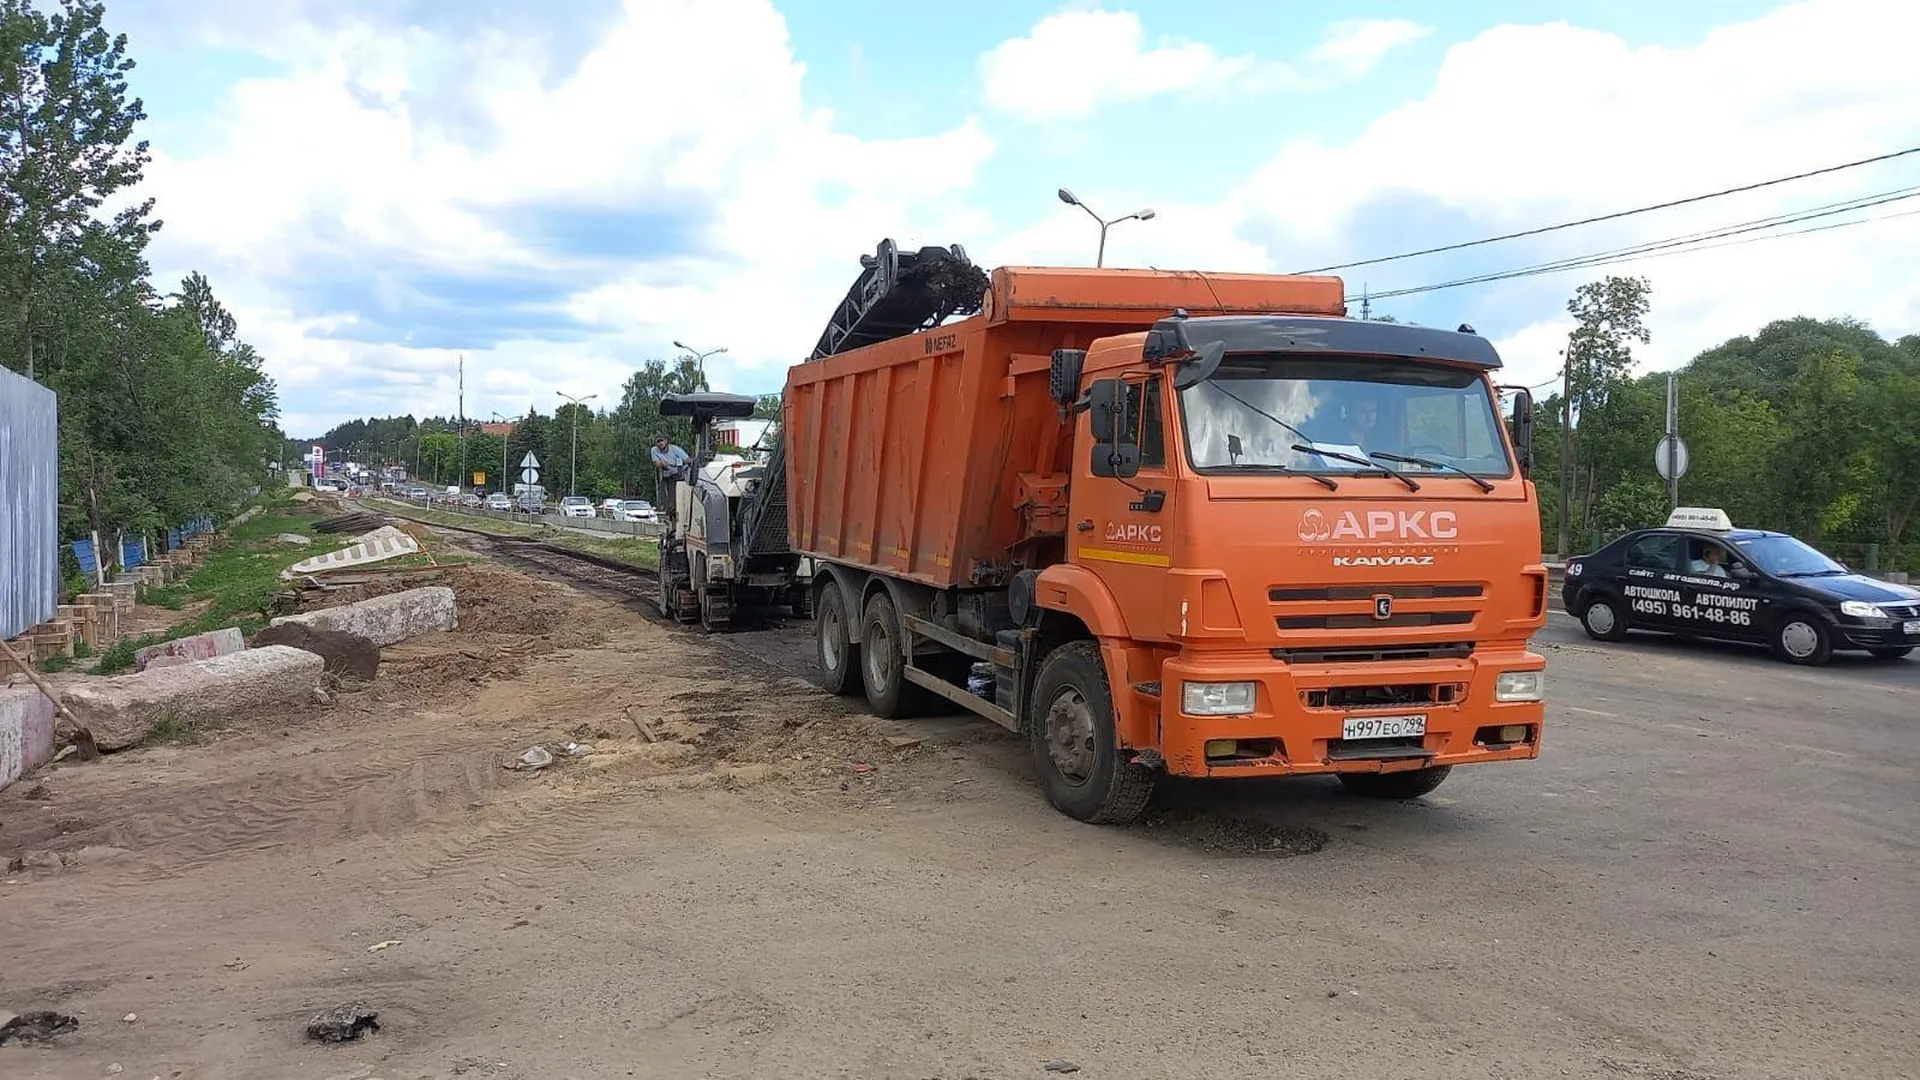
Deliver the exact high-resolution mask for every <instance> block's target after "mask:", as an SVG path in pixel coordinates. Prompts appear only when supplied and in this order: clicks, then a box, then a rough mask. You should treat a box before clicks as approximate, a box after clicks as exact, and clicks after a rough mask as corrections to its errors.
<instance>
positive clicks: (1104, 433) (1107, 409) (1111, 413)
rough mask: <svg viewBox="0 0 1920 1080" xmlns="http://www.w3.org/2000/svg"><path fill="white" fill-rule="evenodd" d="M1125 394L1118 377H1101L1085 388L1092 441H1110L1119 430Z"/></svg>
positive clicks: (1125, 398) (1124, 406)
mask: <svg viewBox="0 0 1920 1080" xmlns="http://www.w3.org/2000/svg"><path fill="white" fill-rule="evenodd" d="M1126 402H1127V395H1126V392H1125V390H1124V389H1123V387H1122V386H1121V383H1120V380H1119V379H1101V380H1099V381H1097V382H1095V383H1094V384H1093V385H1092V386H1091V387H1089V388H1088V390H1087V408H1088V410H1089V411H1090V412H1091V413H1092V414H1093V415H1092V416H1090V417H1088V419H1090V420H1091V421H1093V441H1094V442H1097V443H1110V442H1112V441H1114V437H1115V436H1116V435H1117V433H1118V432H1119V431H1120V414H1121V411H1122V410H1123V409H1125V408H1126Z"/></svg>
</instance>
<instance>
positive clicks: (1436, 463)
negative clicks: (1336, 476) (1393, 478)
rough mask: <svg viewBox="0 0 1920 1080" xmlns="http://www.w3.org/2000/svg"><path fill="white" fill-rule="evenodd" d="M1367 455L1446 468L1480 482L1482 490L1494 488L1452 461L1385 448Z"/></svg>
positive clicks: (1403, 462)
mask: <svg viewBox="0 0 1920 1080" xmlns="http://www.w3.org/2000/svg"><path fill="white" fill-rule="evenodd" d="M1367 456H1368V457H1370V458H1379V459H1380V460H1382V461H1397V462H1399V463H1401V464H1402V465H1424V466H1426V467H1427V468H1429V469H1446V470H1447V471H1449V472H1457V473H1459V474H1460V475H1461V476H1464V477H1466V478H1467V479H1469V480H1471V481H1473V482H1474V483H1476V484H1479V485H1480V490H1481V491H1492V490H1493V485H1492V484H1489V483H1487V481H1486V480H1485V478H1483V477H1479V476H1475V475H1473V474H1472V473H1470V472H1468V471H1467V470H1465V469H1463V468H1461V467H1460V466H1458V465H1455V464H1453V463H1452V462H1448V461H1431V460H1428V459H1427V458H1423V457H1408V456H1407V455H1405V454H1389V453H1387V452H1386V451H1385V450H1369V451H1367Z"/></svg>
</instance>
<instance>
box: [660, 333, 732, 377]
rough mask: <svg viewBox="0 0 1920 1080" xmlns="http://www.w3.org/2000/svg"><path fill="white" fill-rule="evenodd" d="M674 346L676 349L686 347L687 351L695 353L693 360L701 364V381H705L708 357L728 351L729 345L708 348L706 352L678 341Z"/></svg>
mask: <svg viewBox="0 0 1920 1080" xmlns="http://www.w3.org/2000/svg"><path fill="white" fill-rule="evenodd" d="M673 347H674V348H676V349H685V350H686V351H687V352H690V353H692V354H693V361H694V363H695V364H697V365H699V368H700V381H701V382H703V383H704V382H706V381H707V357H709V356H718V355H720V354H721V353H723V352H726V351H727V347H726V346H725V345H722V346H720V347H719V348H717V349H708V350H707V351H706V352H701V351H700V350H699V349H696V348H694V347H693V346H691V345H687V344H683V343H681V342H678V341H676V342H674V343H673Z"/></svg>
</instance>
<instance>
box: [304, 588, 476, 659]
mask: <svg viewBox="0 0 1920 1080" xmlns="http://www.w3.org/2000/svg"><path fill="white" fill-rule="evenodd" d="M283 623H300V624H303V625H305V626H311V627H313V628H314V629H316V630H341V631H345V632H346V633H349V634H358V635H359V636H361V637H363V638H366V639H367V640H369V641H371V642H373V643H374V644H375V645H392V644H395V643H396V642H401V641H405V640H407V639H408V638H410V637H414V636H416V635H419V634H426V633H431V632H433V631H435V630H452V629H454V628H455V627H456V626H458V625H459V619H458V617H457V616H456V615H455V614H454V607H453V590H452V589H449V588H447V587H446V586H445V585H429V586H427V587H426V588H422V589H408V590H406V591H405V592H397V593H388V594H387V595H386V596H376V597H374V598H373V599H371V600H362V601H360V602H359V603H356V604H342V605H341V606H339V607H331V608H322V609H321V610H319V611H309V612H305V613H302V614H299V615H283V616H281V617H280V618H278V619H275V620H273V623H272V625H274V626H279V625H281V624H283Z"/></svg>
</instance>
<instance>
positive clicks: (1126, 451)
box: [1088, 442, 1140, 480]
mask: <svg viewBox="0 0 1920 1080" xmlns="http://www.w3.org/2000/svg"><path fill="white" fill-rule="evenodd" d="M1088 466H1089V469H1088V471H1090V472H1092V473H1093V475H1095V476H1104V477H1117V478H1119V479H1122V480H1124V479H1126V478H1127V477H1129V476H1132V475H1134V474H1135V473H1137V472H1139V471H1140V448H1139V447H1137V446H1134V445H1132V444H1130V443H1110V442H1104V443H1094V444H1093V460H1092V461H1091V462H1089V463H1088Z"/></svg>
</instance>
